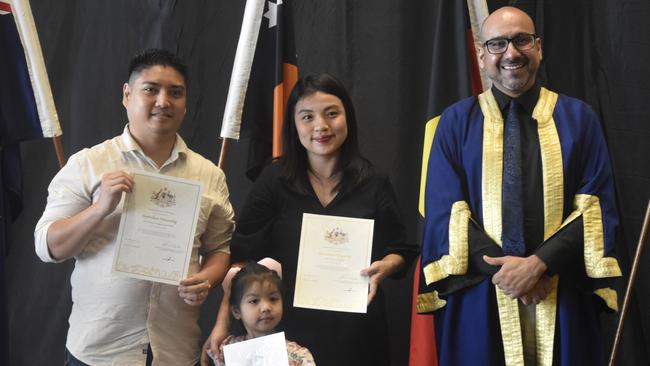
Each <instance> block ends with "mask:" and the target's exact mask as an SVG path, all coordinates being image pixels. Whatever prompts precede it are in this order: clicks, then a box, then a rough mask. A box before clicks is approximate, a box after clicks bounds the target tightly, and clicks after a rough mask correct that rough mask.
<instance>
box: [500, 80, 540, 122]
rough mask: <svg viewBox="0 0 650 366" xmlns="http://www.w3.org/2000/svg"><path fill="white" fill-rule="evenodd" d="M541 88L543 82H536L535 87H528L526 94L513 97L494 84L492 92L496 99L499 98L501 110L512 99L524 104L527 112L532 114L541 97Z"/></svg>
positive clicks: (523, 106)
mask: <svg viewBox="0 0 650 366" xmlns="http://www.w3.org/2000/svg"><path fill="white" fill-rule="evenodd" d="M541 88H542V86H541V84H540V83H539V82H535V84H534V85H533V87H532V88H530V89H528V90H527V91H526V92H525V93H524V94H522V95H520V96H519V97H518V98H512V97H511V96H509V95H506V94H504V93H503V92H502V91H501V90H499V89H497V88H495V87H494V85H492V94H493V95H494V99H496V100H497V104H499V109H501V111H503V110H504V109H506V108H507V107H508V103H510V101H511V100H514V101H516V102H517V103H519V105H521V106H522V108H523V109H524V110H525V111H526V113H527V114H529V115H532V114H533V110H534V109H535V105H536V104H537V100H538V99H539V91H540V89H541Z"/></svg>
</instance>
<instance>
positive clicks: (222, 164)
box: [219, 137, 230, 172]
mask: <svg viewBox="0 0 650 366" xmlns="http://www.w3.org/2000/svg"><path fill="white" fill-rule="evenodd" d="M228 140H230V139H229V138H226V137H224V138H223V139H222V140H221V152H220V153H219V168H221V170H223V171H224V172H225V171H226V156H227V155H228Z"/></svg>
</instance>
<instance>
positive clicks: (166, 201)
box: [150, 187, 176, 207]
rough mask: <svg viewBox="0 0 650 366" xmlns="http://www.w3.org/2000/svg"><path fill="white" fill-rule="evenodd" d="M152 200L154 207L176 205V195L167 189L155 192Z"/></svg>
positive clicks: (163, 188)
mask: <svg viewBox="0 0 650 366" xmlns="http://www.w3.org/2000/svg"><path fill="white" fill-rule="evenodd" d="M150 200H151V202H152V203H153V204H154V205H156V206H159V207H171V206H175V205H176V195H175V194H174V193H172V192H171V191H170V190H169V189H167V187H162V188H160V189H159V190H158V191H156V192H153V193H152V194H151V198H150Z"/></svg>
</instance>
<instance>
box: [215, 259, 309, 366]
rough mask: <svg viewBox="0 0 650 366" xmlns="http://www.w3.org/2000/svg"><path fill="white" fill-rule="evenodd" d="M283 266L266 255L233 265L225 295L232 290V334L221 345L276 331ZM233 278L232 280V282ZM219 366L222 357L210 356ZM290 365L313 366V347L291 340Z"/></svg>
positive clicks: (289, 348) (227, 276)
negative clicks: (309, 347) (311, 348)
mask: <svg viewBox="0 0 650 366" xmlns="http://www.w3.org/2000/svg"><path fill="white" fill-rule="evenodd" d="M281 275H282V269H281V265H280V263H278V262H277V261H275V260H273V259H270V258H264V259H263V260H261V261H260V262H259V263H254V262H250V263H248V264H246V266H244V267H242V268H231V269H230V271H229V272H228V274H227V275H226V278H225V279H224V281H223V287H224V296H228V293H230V300H229V302H230V309H231V315H232V317H233V318H234V319H232V320H231V323H230V324H231V327H230V333H231V335H230V336H228V337H227V338H226V339H225V340H224V341H223V343H222V344H221V346H220V349H219V351H220V352H219V353H220V356H221V355H223V346H225V345H228V344H232V343H237V342H241V341H244V340H248V339H253V338H257V337H262V336H265V335H269V334H273V333H275V332H276V331H275V327H276V326H277V325H278V323H280V320H281V319H282V280H281V278H280V276H281ZM231 281H232V282H231ZM210 356H212V358H213V359H214V361H215V364H216V365H217V366H223V365H224V362H223V359H222V357H218V358H217V357H215V355H212V354H211V355H210ZM287 356H288V358H289V365H290V366H313V365H315V362H314V358H313V357H312V355H311V353H310V352H309V350H308V349H307V348H305V347H301V346H300V345H299V344H297V343H296V342H291V341H287Z"/></svg>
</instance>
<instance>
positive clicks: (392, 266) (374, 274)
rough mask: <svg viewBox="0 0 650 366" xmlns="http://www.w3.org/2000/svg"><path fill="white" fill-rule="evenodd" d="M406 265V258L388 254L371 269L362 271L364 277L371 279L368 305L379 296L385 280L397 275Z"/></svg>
mask: <svg viewBox="0 0 650 366" xmlns="http://www.w3.org/2000/svg"><path fill="white" fill-rule="evenodd" d="M403 265H404V258H402V256H401V255H399V254H388V255H387V256H385V257H384V258H383V259H382V260H378V261H374V262H372V264H370V267H368V268H364V269H362V270H361V275H362V276H368V277H370V281H369V287H368V304H370V302H371V301H372V299H374V297H375V295H376V294H377V288H378V287H379V284H380V283H381V281H383V280H384V278H386V277H388V276H390V275H391V274H393V273H395V272H396V271H397V270H399V269H400V268H401V267H402V266H403Z"/></svg>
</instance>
